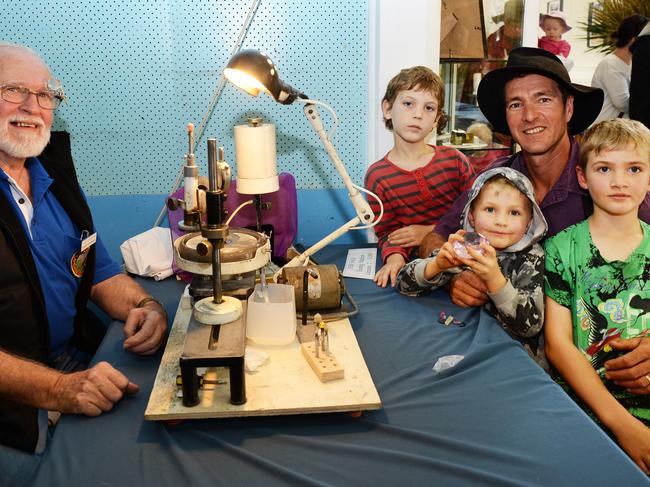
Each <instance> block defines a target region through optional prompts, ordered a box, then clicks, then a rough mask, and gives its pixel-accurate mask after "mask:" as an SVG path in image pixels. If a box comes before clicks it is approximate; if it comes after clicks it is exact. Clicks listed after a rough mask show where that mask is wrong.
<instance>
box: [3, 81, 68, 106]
mask: <svg viewBox="0 0 650 487" xmlns="http://www.w3.org/2000/svg"><path fill="white" fill-rule="evenodd" d="M0 95H1V96H2V99H3V100H4V101H8V102H9V103H16V104H19V103H24V102H26V101H27V99H28V98H29V95H36V101H37V102H38V106H39V107H41V108H44V109H45V110H55V109H56V108H58V107H59V105H60V104H61V102H62V101H63V100H64V99H65V95H64V94H63V90H46V91H33V90H30V89H29V88H25V87H24V86H20V85H11V84H10V85H1V86H0Z"/></svg>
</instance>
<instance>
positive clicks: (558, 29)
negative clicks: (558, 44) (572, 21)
mask: <svg viewBox="0 0 650 487" xmlns="http://www.w3.org/2000/svg"><path fill="white" fill-rule="evenodd" d="M542 30H543V31H544V34H546V37H548V38H549V39H553V40H555V41H559V40H560V39H562V34H563V32H562V31H563V30H564V25H563V24H562V21H560V20H558V19H553V18H549V17H547V18H546V19H544V22H542Z"/></svg>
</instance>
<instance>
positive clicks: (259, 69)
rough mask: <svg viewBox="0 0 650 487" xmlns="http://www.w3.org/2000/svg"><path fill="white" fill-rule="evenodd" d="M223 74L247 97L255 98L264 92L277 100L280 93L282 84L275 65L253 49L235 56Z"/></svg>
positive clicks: (264, 55)
mask: <svg viewBox="0 0 650 487" xmlns="http://www.w3.org/2000/svg"><path fill="white" fill-rule="evenodd" d="M223 74H224V76H225V77H226V78H227V79H228V81H230V82H231V83H232V84H234V85H235V86H237V87H238V88H240V89H242V90H244V91H245V92H246V93H248V94H249V95H253V96H257V95H259V93H260V91H265V92H266V93H268V94H269V95H271V96H272V97H273V98H274V99H276V100H278V99H279V97H280V93H281V92H282V82H281V81H280V78H279V77H278V70H277V68H276V67H275V64H273V61H272V60H271V58H269V57H268V56H267V55H266V54H264V53H262V52H260V51H257V50H255V49H245V50H242V51H239V52H238V53H237V54H235V55H234V56H233V57H232V58H231V59H230V61H229V62H228V66H226V68H225V69H224V70H223Z"/></svg>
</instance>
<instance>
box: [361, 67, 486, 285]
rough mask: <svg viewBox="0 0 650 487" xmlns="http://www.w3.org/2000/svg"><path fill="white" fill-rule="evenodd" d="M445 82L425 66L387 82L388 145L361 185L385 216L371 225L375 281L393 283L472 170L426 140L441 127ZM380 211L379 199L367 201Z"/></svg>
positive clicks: (455, 153)
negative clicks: (378, 263) (377, 265)
mask: <svg viewBox="0 0 650 487" xmlns="http://www.w3.org/2000/svg"><path fill="white" fill-rule="evenodd" d="M444 97H445V96H444V83H443V81H442V79H441V78H440V76H438V75H437V74H436V73H434V72H433V71H431V70H430V69H429V68H426V67H424V66H415V67H412V68H408V69H403V70H401V71H400V72H399V74H397V75H396V76H394V77H393V78H392V79H391V80H390V82H389V83H388V87H387V88H386V94H385V95H384V98H383V99H382V102H381V108H382V112H383V115H384V123H385V124H386V128H387V129H388V130H390V131H392V132H393V148H392V149H391V150H390V151H389V152H388V154H386V156H384V158H383V159H381V160H379V161H377V162H375V163H374V164H373V165H372V166H370V167H369V168H368V171H367V172H366V178H365V186H366V188H368V189H369V190H370V191H372V192H373V193H375V194H376V195H377V196H379V198H380V199H381V201H382V203H383V205H384V216H383V218H382V220H381V222H380V223H379V224H377V225H376V226H375V227H374V228H375V233H376V234H377V239H378V240H379V249H380V251H381V257H382V261H383V262H384V265H383V266H382V268H381V269H380V270H379V271H378V272H377V274H376V275H375V279H374V280H375V282H376V283H377V285H378V286H381V287H386V285H387V284H388V283H389V282H390V285H391V286H393V287H394V286H395V280H396V276H397V273H398V272H399V270H400V269H401V268H402V267H403V266H404V264H405V263H406V262H407V261H408V260H409V259H410V258H411V257H415V256H416V254H417V248H418V246H419V245H420V242H422V238H423V237H424V235H426V234H427V233H429V232H431V231H432V230H433V228H434V227H435V224H436V223H437V222H438V219H439V218H440V217H441V216H442V215H444V214H445V212H446V211H447V209H449V208H450V207H451V206H452V205H453V203H454V202H455V201H456V198H458V196H459V195H460V194H461V193H462V192H463V191H465V190H466V189H468V188H469V187H471V185H472V182H473V181H474V171H473V170H472V167H471V165H470V163H469V162H468V160H467V158H466V157H465V156H464V155H463V154H462V153H460V152H459V151H457V150H456V149H454V148H451V147H445V146H432V145H429V144H427V143H426V140H427V138H428V137H429V135H430V134H431V132H433V131H434V130H436V129H438V130H440V129H442V128H444V126H445V124H446V121H447V120H446V116H445V114H444V113H443V111H442V101H443V100H444ZM369 203H370V206H371V208H372V210H373V211H374V212H375V213H376V214H377V213H379V204H378V203H377V202H376V201H374V200H372V199H371V200H370V201H369Z"/></svg>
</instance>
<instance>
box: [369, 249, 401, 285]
mask: <svg viewBox="0 0 650 487" xmlns="http://www.w3.org/2000/svg"><path fill="white" fill-rule="evenodd" d="M404 264H406V259H404V257H403V256H402V255H401V254H390V255H389V256H388V258H387V259H386V263H385V264H384V265H383V266H382V267H381V269H379V271H378V272H377V274H375V278H374V281H375V282H376V283H377V286H379V287H386V284H388V282H389V280H390V285H391V286H392V287H395V284H396V281H397V273H398V272H399V270H400V269H401V268H402V267H404Z"/></svg>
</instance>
